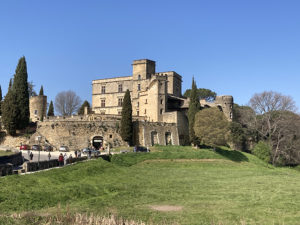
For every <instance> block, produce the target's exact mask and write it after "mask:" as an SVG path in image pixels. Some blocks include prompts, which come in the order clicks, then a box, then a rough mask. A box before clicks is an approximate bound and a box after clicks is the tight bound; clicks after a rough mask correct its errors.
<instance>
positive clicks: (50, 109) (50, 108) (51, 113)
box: [47, 101, 54, 116]
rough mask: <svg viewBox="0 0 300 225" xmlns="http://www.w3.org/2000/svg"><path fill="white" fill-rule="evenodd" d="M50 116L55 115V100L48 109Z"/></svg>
mask: <svg viewBox="0 0 300 225" xmlns="http://www.w3.org/2000/svg"><path fill="white" fill-rule="evenodd" d="M47 115H48V116H54V107H53V102H52V101H51V102H50V105H49V109H48V114H47Z"/></svg>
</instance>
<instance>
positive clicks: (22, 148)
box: [20, 145, 29, 150]
mask: <svg viewBox="0 0 300 225" xmlns="http://www.w3.org/2000/svg"><path fill="white" fill-rule="evenodd" d="M20 150H29V146H28V145H21V146H20Z"/></svg>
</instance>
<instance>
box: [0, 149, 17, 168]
mask: <svg viewBox="0 0 300 225" xmlns="http://www.w3.org/2000/svg"><path fill="white" fill-rule="evenodd" d="M7 163H11V164H12V165H13V166H18V165H21V164H22V163H23V157H22V152H18V153H16V154H12V155H6V156H1V157H0V164H7Z"/></svg>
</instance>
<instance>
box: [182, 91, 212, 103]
mask: <svg viewBox="0 0 300 225" xmlns="http://www.w3.org/2000/svg"><path fill="white" fill-rule="evenodd" d="M191 91H192V90H191V89H187V90H186V91H185V92H184V94H183V96H185V97H187V98H189V97H190V96H191ZM197 92H198V97H199V99H205V100H206V101H208V102H212V101H214V100H215V99H216V96H217V93H216V92H214V91H212V90H210V89H206V88H199V89H197Z"/></svg>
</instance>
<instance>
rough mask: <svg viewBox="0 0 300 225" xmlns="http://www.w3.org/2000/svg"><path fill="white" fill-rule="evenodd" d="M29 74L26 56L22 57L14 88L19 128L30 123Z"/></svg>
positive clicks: (17, 69) (15, 76)
mask: <svg viewBox="0 0 300 225" xmlns="http://www.w3.org/2000/svg"><path fill="white" fill-rule="evenodd" d="M27 79H28V74H27V65H26V60H25V57H24V56H23V57H22V58H20V60H19V63H18V66H17V68H16V72H15V75H14V82H13V84H12V89H13V90H14V93H15V96H16V105H15V107H16V109H15V110H16V111H17V117H16V124H17V129H24V128H25V127H27V125H28V124H29V92H28V81H27Z"/></svg>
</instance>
